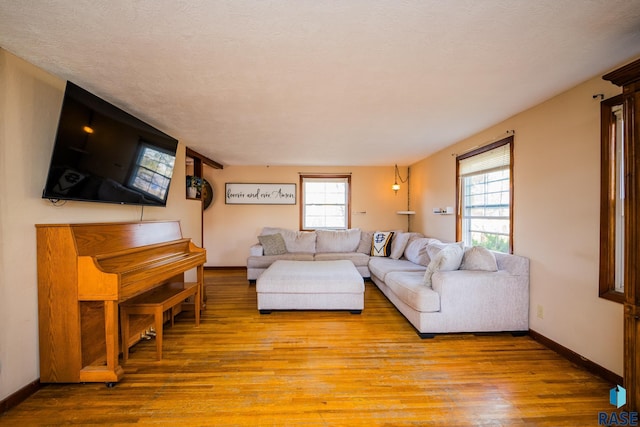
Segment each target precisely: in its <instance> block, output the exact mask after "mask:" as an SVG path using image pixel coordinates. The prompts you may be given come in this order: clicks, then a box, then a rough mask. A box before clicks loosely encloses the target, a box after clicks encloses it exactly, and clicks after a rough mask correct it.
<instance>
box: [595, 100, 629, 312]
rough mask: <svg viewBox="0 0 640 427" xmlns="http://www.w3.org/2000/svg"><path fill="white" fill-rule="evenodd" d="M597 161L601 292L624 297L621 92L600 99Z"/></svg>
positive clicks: (623, 149)
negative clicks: (598, 165) (599, 140)
mask: <svg viewBox="0 0 640 427" xmlns="http://www.w3.org/2000/svg"><path fill="white" fill-rule="evenodd" d="M600 112H601V121H600V126H601V156H600V158H601V165H600V296H601V297H603V298H607V299H610V300H613V301H618V302H623V301H624V236H625V226H624V219H625V217H624V210H625V207H624V203H625V185H624V184H625V183H624V179H625V162H624V159H625V157H627V153H626V150H627V149H626V147H625V140H624V108H623V100H622V95H618V96H616V97H613V98H610V99H607V100H604V101H602V103H601V104H600Z"/></svg>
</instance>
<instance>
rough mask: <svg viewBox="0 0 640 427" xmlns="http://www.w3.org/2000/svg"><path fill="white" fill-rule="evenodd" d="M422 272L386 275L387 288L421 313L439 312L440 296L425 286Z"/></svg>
mask: <svg viewBox="0 0 640 427" xmlns="http://www.w3.org/2000/svg"><path fill="white" fill-rule="evenodd" d="M423 276H424V275H423V274H422V272H407V271H393V272H391V273H389V274H387V277H386V279H385V283H386V284H387V287H388V288H389V289H390V290H391V291H392V292H393V293H394V294H396V295H397V296H398V298H400V299H401V300H402V302H404V303H405V304H407V305H408V306H409V307H411V308H413V309H414V310H416V311H419V312H422V313H431V312H435V311H440V295H438V293H437V292H436V291H434V290H433V289H432V288H430V287H428V286H425V285H424V283H423V282H422V280H423Z"/></svg>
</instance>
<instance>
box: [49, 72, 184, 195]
mask: <svg viewBox="0 0 640 427" xmlns="http://www.w3.org/2000/svg"><path fill="white" fill-rule="evenodd" d="M177 147H178V141H177V140H176V139H174V138H172V137H171V136H169V135H167V134H165V133H163V132H161V131H159V130H158V129H156V128H154V127H153V126H151V125H149V124H147V123H145V122H143V121H142V120H140V119H138V118H136V117H134V116H132V115H131V114H129V113H127V112H125V111H123V110H121V109H120V108H118V107H116V106H114V105H112V104H110V103H109V102H106V101H105V100H103V99H101V98H99V97H97V96H96V95H93V94H91V93H89V92H88V91H86V90H84V89H82V88H80V87H79V86H77V85H75V84H73V83H71V82H67V86H66V89H65V93H64V99H63V103H62V111H61V112H60V120H59V123H58V131H57V134H56V139H55V143H54V147H53V153H52V155H51V163H50V166H49V173H48V176H47V182H46V185H45V188H44V191H43V193H42V197H43V198H45V199H51V200H79V201H91V202H104V203H119V204H134V205H153V206H166V203H167V196H168V194H169V184H170V183H171V176H172V174H173V169H174V166H175V160H176V149H177Z"/></svg>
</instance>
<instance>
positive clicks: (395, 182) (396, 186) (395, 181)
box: [391, 165, 409, 196]
mask: <svg viewBox="0 0 640 427" xmlns="http://www.w3.org/2000/svg"><path fill="white" fill-rule="evenodd" d="M394 168H395V170H394V177H393V185H392V186H391V189H392V190H393V191H395V192H396V196H397V195H398V190H400V184H398V179H399V180H400V182H401V183H403V184H404V183H405V182H407V181H408V180H409V173H407V178H406V179H402V177H401V176H400V171H399V170H398V165H395V166H394Z"/></svg>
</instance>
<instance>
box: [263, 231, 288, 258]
mask: <svg viewBox="0 0 640 427" xmlns="http://www.w3.org/2000/svg"><path fill="white" fill-rule="evenodd" d="M258 241H259V242H260V244H261V245H262V250H263V254H264V255H282V254H286V253H287V246H286V245H285V243H284V239H283V238H282V234H280V233H276V234H267V235H264V236H258Z"/></svg>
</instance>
